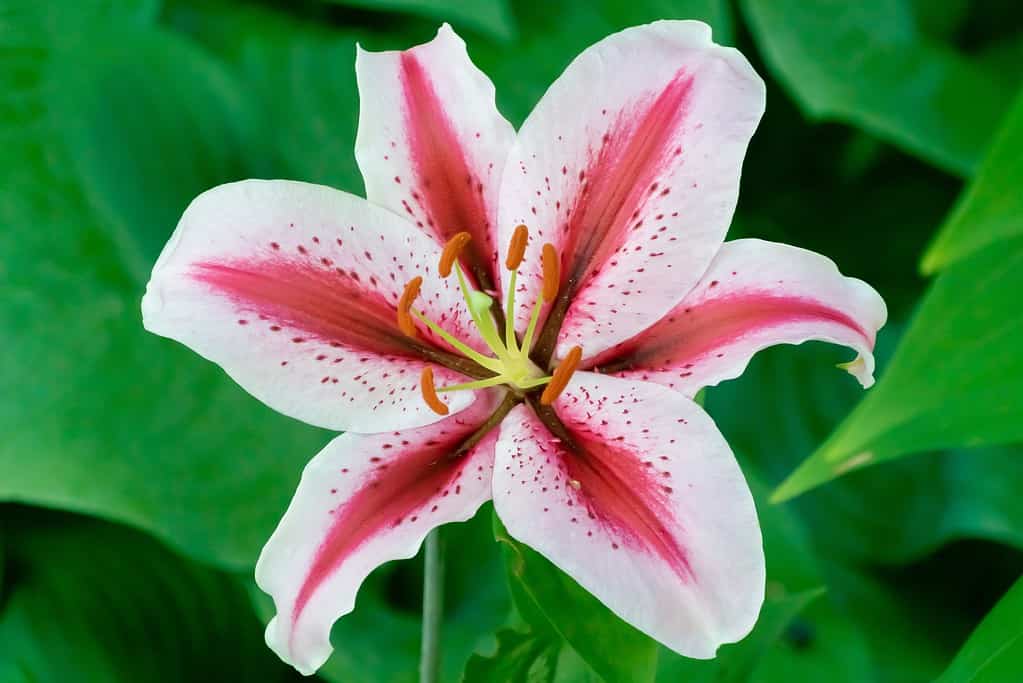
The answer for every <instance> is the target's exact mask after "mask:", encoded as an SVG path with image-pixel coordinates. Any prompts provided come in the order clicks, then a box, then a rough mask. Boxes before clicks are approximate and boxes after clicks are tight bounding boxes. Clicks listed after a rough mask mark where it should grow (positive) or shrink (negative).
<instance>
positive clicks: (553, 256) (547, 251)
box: [541, 242, 561, 301]
mask: <svg viewBox="0 0 1023 683" xmlns="http://www.w3.org/2000/svg"><path fill="white" fill-rule="evenodd" d="M541 257H542V258H541V262H542V264H543V291H542V295H543V300H544V301H554V297H556V296H557V295H558V288H559V287H560V286H561V259H559V258H558V252H557V250H556V249H555V248H554V245H553V244H551V243H550V242H547V243H546V244H544V245H543V252H542V253H541Z"/></svg>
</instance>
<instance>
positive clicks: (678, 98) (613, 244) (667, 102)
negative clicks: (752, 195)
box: [560, 69, 693, 296]
mask: <svg viewBox="0 0 1023 683" xmlns="http://www.w3.org/2000/svg"><path fill="white" fill-rule="evenodd" d="M692 85H693V79H692V77H690V76H688V75H687V74H686V72H685V69H680V70H679V71H678V72H677V73H676V74H675V76H674V78H672V79H671V80H670V81H669V82H668V83H667V85H665V86H664V87H663V89H662V90H661V91H660V93H658V94H656V96H655V97H651V98H650V100H649V101H645V102H639V103H636V104H635V105H633V106H630V107H628V108H626V109H623V110H622V111H620V112H617V115H616V117H615V120H614V122H613V123H612V124H611V125H610V126H609V128H608V132H606V133H604V135H603V137H602V138H601V143H600V147H599V148H598V149H597V150H596V151H594V152H591V158H590V160H589V163H588V165H587V166H586V168H585V169H583V170H581V171H579V173H578V186H577V188H576V193H577V194H576V196H575V198H574V199H571V200H567V202H566V203H567V207H566V209H567V210H566V216H567V217H566V219H565V220H564V221H563V222H562V223H561V225H560V230H561V232H562V234H563V239H564V241H563V242H562V250H563V251H562V254H561V260H562V271H561V272H562V283H563V284H562V287H563V289H564V291H565V293H566V294H567V295H568V296H573V295H574V294H575V292H577V291H578V290H580V289H582V288H583V287H584V286H585V285H586V284H587V282H588V280H589V279H590V278H592V277H594V276H596V275H597V274H598V273H599V272H600V270H601V267H602V266H603V265H604V264H605V263H607V261H608V260H609V259H610V258H611V257H612V255H613V254H615V253H616V252H618V251H620V250H621V249H622V247H623V245H624V244H625V241H626V235H627V232H628V230H629V229H630V228H631V229H633V230H636V229H638V228H639V227H641V226H642V218H641V214H642V212H643V208H644V205H645V204H646V201H647V199H648V198H650V197H652V196H655V195H659V196H667V195H668V194H669V193H670V192H671V188H670V187H661V186H660V185H659V184H658V183H655V182H653V179H654V178H657V177H661V176H664V175H667V174H669V173H670V172H671V168H672V166H674V165H677V164H679V163H681V160H682V156H683V151H682V146H681V145H680V144H675V145H672V141H673V140H675V138H676V137H677V135H678V132H679V128H680V126H681V125H682V122H683V121H684V120H685V115H686V102H687V101H688V99H689V96H690V93H691V90H692ZM562 172H563V173H567V172H568V169H567V167H566V168H563V169H562ZM628 294H629V293H628V291H627V290H626V291H624V292H623V293H622V295H623V296H628Z"/></svg>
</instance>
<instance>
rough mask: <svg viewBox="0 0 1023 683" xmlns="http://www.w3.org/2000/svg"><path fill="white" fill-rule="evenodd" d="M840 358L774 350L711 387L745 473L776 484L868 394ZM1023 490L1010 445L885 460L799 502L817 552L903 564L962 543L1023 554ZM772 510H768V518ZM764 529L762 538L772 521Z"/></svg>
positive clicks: (1018, 453) (714, 407)
mask: <svg viewBox="0 0 1023 683" xmlns="http://www.w3.org/2000/svg"><path fill="white" fill-rule="evenodd" d="M897 328H898V325H897V323H895V324H893V327H889V328H887V329H888V332H887V333H886V334H885V335H884V337H883V338H882V339H881V348H880V349H879V352H880V360H881V363H882V364H884V363H885V361H886V358H887V356H889V355H890V353H889V350H888V347H890V346H893V345H894V344H895V341H896V340H895V338H894V336H893V334H892V333H893V332H895V331H896V329H897ZM842 358H843V352H842V351H840V350H837V349H835V348H833V347H829V346H826V345H824V344H804V345H802V346H798V347H785V346H783V347H777V348H774V349H768V350H766V351H763V352H761V353H760V354H759V355H758V356H757V357H756V358H755V359H754V361H753V362H752V363H751V364H750V366H749V368H748V369H747V370H746V372H745V373H744V374H743V376H742V377H741V378H740V379H737V380H735V381H732V382H728V383H725V384H722V385H720V386H717V387H714V388H712V389H711V390H709V392H708V410H709V412H710V414H711V415H712V416H713V417H714V419H715V421H717V423H718V426H719V427H720V428H721V430H722V432H723V433H724V434H725V435H726V437H727V438H728V441H729V443H730V444H732V447H733V448H734V449H735V450H736V451H737V452H739V453H741V454H742V455H743V456H744V457H745V460H744V461H743V462H744V466H745V468H746V469H749V465H751V464H752V465H755V466H756V467H757V468H758V469H759V470H760V471H763V472H764V474H765V476H766V477H767V478H768V479H769V480H770V481H778V480H780V479H782V478H783V477H784V476H785V475H787V474H789V473H790V472H791V471H792V469H793V468H794V467H796V466H797V465H798V464H799V462H800V461H801V460H803V459H804V458H805V457H806V456H807V455H808V454H810V453H812V452H813V450H814V449H815V448H816V447H817V446H818V445H819V444H820V443H821V442H822V441H823V440H824V439H825V438H826V437H827V435H828V434H829V433H830V432H831V431H832V430H833V429H834V427H835V426H836V425H837V424H838V423H839V422H841V420H842V419H843V418H844V417H845V416H846V415H848V414H849V412H850V411H851V410H852V409H853V408H854V407H855V405H856V402H857V400H859V399H860V398H861V397H862V394H863V392H862V390H861V389H860V388H859V386H858V385H857V384H856V383H855V382H852V381H846V378H845V377H836V376H835V374H834V372H833V371H832V370H830V368H831V367H832V366H833V365H834V363H836V362H838V361H839V360H841V359H842ZM893 481H897V482H899V485H898V486H897V487H893V486H892V482H893ZM1021 488H1023V449H1021V448H1020V447H1019V446H1015V445H1012V446H1001V447H991V448H983V449H968V450H952V451H939V452H934V453H921V454H918V455H913V456H910V457H905V458H901V459H897V460H894V461H889V462H888V463H887V464H886V465H885V466H884V467H882V468H866V469H863V470H859V471H855V472H853V473H851V474H850V475H848V476H846V477H842V478H840V479H838V480H834V481H832V482H831V483H830V484H829V485H828V486H827V487H826V488H824V489H818V490H816V491H811V492H810V493H808V494H806V495H804V496H802V497H801V498H799V499H798V501H797V502H798V504H799V505H798V510H799V512H800V513H801V516H802V517H803V518H804V520H805V524H806V526H807V527H808V530H809V531H810V532H812V533H811V536H812V539H813V542H814V546H815V548H816V550H817V554H818V555H826V556H828V557H831V558H840V559H841V560H842V561H847V562H851V563H855V564H878V563H884V564H895V563H898V564H901V563H906V562H911V561H914V560H917V559H920V558H922V557H924V556H926V555H927V554H928V553H931V552H933V551H935V550H936V549H937V548H939V547H941V546H942V545H944V544H946V543H948V542H950V541H953V540H957V539H962V538H983V539H988V540H991V541H996V542H999V543H1008V544H1011V545H1013V546H1015V547H1017V548H1021V549H1023V498H1021V497H1020V496H1019V495H1018V492H1019V490H1020V489H1021ZM756 491H757V489H756V488H754V492H756ZM776 509H779V507H778V506H768V507H762V508H761V518H762V520H763V519H764V517H765V515H766V513H767V512H769V511H771V510H776ZM763 526H764V529H765V533H766V531H767V529H768V526H767V524H766V522H764V523H763ZM767 548H768V551H770V544H768V545H767ZM768 557H769V560H770V554H769V555H768Z"/></svg>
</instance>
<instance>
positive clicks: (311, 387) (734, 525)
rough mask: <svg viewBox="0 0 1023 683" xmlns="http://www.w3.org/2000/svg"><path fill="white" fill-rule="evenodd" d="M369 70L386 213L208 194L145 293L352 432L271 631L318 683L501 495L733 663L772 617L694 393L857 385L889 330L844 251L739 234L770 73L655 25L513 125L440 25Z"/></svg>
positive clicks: (283, 570) (744, 501)
mask: <svg viewBox="0 0 1023 683" xmlns="http://www.w3.org/2000/svg"><path fill="white" fill-rule="evenodd" d="M356 69H357V74H358V84H359V92H360V97H361V113H360V120H359V133H358V140H357V144H356V156H357V159H358V162H359V165H360V168H361V170H362V173H363V176H364V178H365V184H366V191H367V197H368V201H367V200H364V199H361V198H359V197H355V196H353V195H350V194H347V193H344V192H341V191H338V190H334V189H330V188H326V187H322V186H316V185H310V184H304V183H297V182H290V181H258V180H250V181H245V182H240V183H233V184H229V185H223V186H220V187H217V188H214V189H212V190H209V191H208V192H206V193H204V194H203V195H201V196H200V197H198V198H197V199H196V200H195V201H194V202H193V203H192V204H191V206H189V207H188V209H187V210H186V212H185V214H184V216H183V217H182V219H181V222H180V224H179V225H178V227H177V229H176V231H175V233H174V235H173V236H172V238H171V240H170V242H169V243H168V244H167V246H166V248H165V249H164V252H163V254H162V255H161V256H160V258H159V260H158V262H157V264H156V266H155V268H154V271H153V276H152V280H151V281H150V283H149V286H148V289H147V293H146V295H145V297H144V299H143V302H142V308H143V313H144V320H145V324H146V327H147V329H149V330H151V331H153V332H155V333H157V334H161V335H164V336H167V337H170V338H173V339H176V340H178V341H180V342H182V343H184V344H187V345H188V346H190V347H191V348H193V349H194V350H195V351H197V352H198V353H200V354H202V355H203V356H205V357H207V358H209V359H210V360H212V361H214V362H216V363H218V364H220V365H221V366H222V367H223V368H224V369H225V370H226V371H227V373H228V374H230V375H231V376H232V377H233V378H234V379H235V380H236V381H237V382H238V383H239V384H241V385H242V386H243V387H244V388H245V389H247V390H248V391H249V392H251V393H252V394H253V395H254V396H256V397H257V398H259V399H261V400H262V401H263V402H265V403H266V404H267V405H269V406H271V407H272V408H274V409H276V410H278V411H281V412H283V413H285V414H287V415H290V416H292V417H295V418H297V419H300V420H304V421H306V422H308V423H310V424H314V425H318V426H321V427H326V428H330V429H335V430H344V431H345V432H346V433H344V434H342V435H341V436H338V437H337V438H335V439H334V440H333V441H331V442H330V444H328V445H327V447H326V448H324V450H323V451H322V452H320V453H319V454H318V455H317V456H316V457H315V458H313V460H312V461H311V462H310V463H309V465H308V466H307V467H306V469H305V471H304V473H303V475H302V479H301V482H300V483H299V486H298V490H297V493H296V494H295V497H294V499H293V501H292V503H291V505H290V507H289V508H288V510H287V512H286V513H285V515H284V518H283V519H282V521H281V523H280V525H279V526H278V528H277V530H276V531H275V532H274V534H273V536H272V537H271V538H270V540H269V542H268V543H267V545H266V547H265V548H264V550H263V553H262V555H261V557H260V558H259V562H258V565H257V568H256V578H257V582H258V584H259V586H260V587H261V588H262V589H263V590H264V591H266V592H267V593H269V594H270V595H271V596H272V597H273V599H274V602H275V605H276V609H277V616H276V617H275V618H274V619H273V620H272V621H271V622H270V624H269V625H268V627H267V633H266V637H267V641H268V643H269V645H270V646H271V647H272V648H273V649H274V650H275V651H276V652H277V653H278V654H279V655H280V656H281V657H282V658H283V659H284V660H285V661H287V662H289V663H291V664H292V665H293V666H295V667H296V668H297V669H298V670H299V671H301V672H303V673H306V674H309V673H312V672H314V671H315V670H316V669H317V668H319V667H320V666H321V665H322V664H323V663H324V662H325V661H326V659H327V657H328V656H329V655H330V652H331V643H330V638H329V635H330V629H331V626H332V624H333V623H334V622H335V621H336V620H337V619H338V618H339V617H341V616H342V615H344V614H346V613H348V612H349V611H351V610H352V609H353V607H354V605H355V598H356V593H357V591H358V589H359V586H360V585H361V583H362V582H363V580H364V579H365V578H366V576H367V575H368V574H369V573H370V572H371V571H373V569H375V568H376V567H378V566H379V565H381V564H382V563H384V562H387V561H389V560H394V559H399V558H408V557H412V556H413V555H415V554H416V552H417V551H418V549H419V547H420V545H421V544H422V542H423V540H424V538H425V536H426V535H427V533H428V532H429V531H430V530H431V529H433V528H435V527H437V526H438V525H441V524H445V523H448V522H454V521H462V520H466V519H469V518H470V517H472V516H473V514H475V512H476V511H477V510H478V508H479V507H480V505H482V504H483V503H484V502H485V501H487V500H489V499H491V497H492V498H493V500H494V504H495V508H496V511H497V514H498V515H499V516H500V518H501V519H502V521H503V523H504V524H505V526H506V527H507V529H508V532H509V533H510V534H511V535H512V536H514V537H516V538H517V539H519V540H521V541H522V542H524V543H526V544H528V545H530V546H532V547H533V548H535V549H536V550H537V551H539V552H540V553H542V554H543V555H545V556H546V557H547V558H549V559H550V560H551V561H552V562H553V563H554V564H556V565H557V566H558V567H560V568H561V569H562V570H564V571H565V572H567V573H568V574H569V575H571V576H572V577H573V578H574V579H575V580H576V581H578V582H579V583H580V584H581V585H582V586H583V587H585V588H586V589H587V590H589V591H591V592H592V593H593V594H594V595H595V596H596V597H598V598H599V599H600V600H602V601H603V602H604V603H605V604H606V605H607V606H608V607H609V608H610V609H611V610H613V611H614V612H615V613H617V614H618V615H620V616H621V617H622V618H623V619H625V620H626V621H628V622H630V623H631V624H633V625H634V626H636V627H637V628H638V629H640V630H642V631H644V632H646V633H647V634H649V635H650V636H652V637H653V638H656V639H657V640H658V641H660V642H662V643H664V644H665V645H666V646H668V647H670V648H672V649H673V650H675V651H677V652H679V653H681V654H683V655H687V656H690V657H700V658H709V657H713V656H714V654H715V651H716V649H717V648H718V646H720V645H721V644H723V643H728V642H733V641H736V640H739V639H741V638H742V637H743V636H744V635H745V634H746V633H748V631H749V630H750V629H751V628H752V626H753V624H754V622H755V621H756V618H757V615H758V612H759V609H760V606H761V604H762V601H763V594H764V581H765V568H764V555H763V549H762V541H761V535H760V529H759V526H758V522H757V515H756V510H755V508H754V504H753V499H752V497H751V495H750V491H749V489H748V487H747V485H746V483H745V480H744V479H743V476H742V473H741V471H740V469H739V467H738V465H737V463H736V461H735V458H734V457H733V455H732V453H731V450H730V449H729V447H728V444H727V443H726V442H725V440H724V438H723V437H722V436H721V434H720V433H719V431H718V430H717V428H716V427H715V425H714V422H713V421H712V420H711V418H710V417H709V416H708V415H707V414H706V413H705V412H704V411H703V409H702V408H701V407H700V406H699V405H697V404H696V403H695V402H694V401H693V400H692V397H693V395H694V394H695V393H696V392H697V391H698V390H699V389H700V388H702V387H705V386H710V385H713V384H716V383H718V382H720V381H723V380H726V379H729V378H733V377H736V376H738V375H739V374H740V373H741V372H742V371H743V369H744V367H745V366H746V364H747V363H748V361H749V359H750V357H751V356H752V355H753V354H754V353H756V351H758V350H759V349H761V348H764V347H766V346H769V345H772V344H779V343H790V344H795V343H800V342H803V341H805V340H808V339H821V340H826V341H831V342H835V343H838V344H843V345H846V346H849V347H851V348H853V349H855V350H856V351H857V354H858V355H857V358H856V360H855V361H853V362H852V363H850V364H849V365H848V370H849V371H850V372H852V373H853V374H854V375H856V377H857V378H858V379H859V380H860V381H861V382H862V383H863V385H864V386H868V385H869V384H870V383H871V382H872V372H873V364H874V361H873V356H872V350H873V346H874V337H875V333H876V332H877V330H878V328H880V327H881V326H882V325H883V324H884V321H885V315H886V313H885V306H884V303H883V301H882V300H881V298H880V297H879V296H878V294H877V293H876V292H875V291H874V290H873V289H871V288H870V287H869V286H867V285H866V284H865V283H863V282H861V281H859V280H855V279H852V278H848V277H844V276H842V275H841V274H840V273H839V271H838V269H837V268H836V267H835V265H834V264H833V263H832V262H831V261H829V260H828V259H827V258H825V257H823V256H820V255H817V254H814V253H811V252H808V251H804V250H802V249H797V248H795V247H790V246H786V245H782V244H774V243H769V242H762V241H759V240H750V239H743V240H736V241H732V242H724V237H725V232H726V230H727V228H728V225H729V223H730V221H731V217H732V214H733V211H734V208H735V204H736V201H737V197H738V189H739V176H740V170H741V165H742V159H743V156H744V154H745V151H746V147H747V144H748V142H749V140H750V137H751V136H752V134H753V131H754V129H755V128H756V125H757V123H758V121H759V119H760V117H761V114H762V113H763V110H764V99H765V93H764V84H763V82H762V80H761V79H760V78H759V77H758V76H757V74H756V73H755V72H754V70H753V69H752V67H751V66H750V65H749V63H748V62H747V61H746V60H745V58H743V56H742V55H741V54H740V53H739V52H737V51H736V50H734V49H731V48H726V47H722V46H719V45H716V44H714V43H713V42H712V40H711V35H710V29H709V28H708V27H707V26H706V25H704V24H702V23H699V22H692V21H662V22H657V23H654V24H650V25H647V26H640V27H636V28H631V29H628V30H625V31H622V32H621V33H618V34H615V35H612V36H610V37H608V38H606V39H604V40H602V41H600V42H599V43H597V44H595V45H593V46H592V47H590V48H589V49H587V50H586V51H584V52H583V53H582V54H580V55H579V56H578V57H577V58H576V59H575V60H574V61H573V62H572V63H571V65H569V66H568V68H567V70H566V71H565V72H564V74H563V75H562V76H561V77H559V78H558V80H557V81H555V82H554V84H553V85H552V86H551V88H550V89H549V90H548V91H547V93H546V94H545V95H544V96H543V98H542V99H541V100H540V102H539V104H538V105H537V107H536V109H535V110H534V111H533V113H532V114H530V116H529V117H528V119H527V120H526V122H525V123H524V124H523V125H522V127H521V130H520V131H518V133H516V132H515V131H514V129H513V128H512V126H511V125H510V124H508V122H507V121H505V119H504V118H502V116H501V115H500V114H499V113H498V110H497V108H496V105H495V100H494V88H493V86H492V84H491V83H490V81H489V80H488V79H487V78H486V77H485V76H484V75H483V74H482V73H481V72H480V71H479V70H478V69H477V68H476V67H475V66H473V64H472V63H471V61H470V60H469V58H468V56H467V54H466V50H465V45H464V43H463V42H462V41H461V39H459V38H458V37H457V36H456V35H455V33H454V32H453V31H452V30H451V29H450V28H449V27H447V26H444V27H442V28H441V30H440V31H439V33H438V35H437V37H436V38H435V39H434V40H433V41H431V42H429V43H426V44H424V45H420V46H417V47H414V48H412V49H409V50H407V51H403V52H382V53H369V52H364V51H361V50H360V52H359V54H358V60H357V64H356ZM526 226H528V227H526Z"/></svg>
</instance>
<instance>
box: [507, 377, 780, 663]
mask: <svg viewBox="0 0 1023 683" xmlns="http://www.w3.org/2000/svg"><path fill="white" fill-rule="evenodd" d="M555 408H556V412H557V415H558V416H559V417H560V419H561V420H562V421H563V422H564V424H565V426H566V427H567V429H568V433H569V434H570V435H571V437H572V440H573V441H574V442H575V444H576V446H573V445H571V444H570V443H569V441H568V440H567V439H563V438H559V437H556V436H553V435H552V434H551V433H550V432H549V431H548V429H547V427H546V426H544V425H543V424H542V423H541V422H540V420H539V418H537V416H536V414H535V413H534V412H532V411H531V410H530V409H528V408H526V407H521V406H520V407H518V408H516V409H515V410H513V411H512V412H511V413H510V414H509V415H508V417H507V418H506V419H505V421H504V423H503V424H502V426H501V436H500V438H499V440H498V443H497V451H496V456H495V463H494V505H495V506H496V509H497V514H498V515H499V516H500V518H501V521H502V522H503V523H504V525H505V527H507V529H508V532H509V533H510V534H511V535H512V536H513V537H515V538H516V539H518V540H519V541H522V542H523V543H525V544H527V545H529V546H531V547H532V548H534V549H535V550H537V551H538V552H540V553H541V554H543V555H544V556H545V557H547V558H548V559H549V560H551V561H552V562H553V563H554V564H555V565H557V566H558V567H559V568H561V569H562V570H563V571H565V572H566V573H567V574H569V575H570V576H571V577H572V578H574V579H575V580H576V581H578V582H579V584H580V585H582V586H583V587H584V588H585V589H586V590H588V591H590V592H591V593H592V594H593V595H594V596H596V597H597V598H598V599H599V600H600V601H601V602H603V603H604V604H605V605H607V606H608V607H609V608H610V609H611V610H612V611H613V612H614V613H615V614H617V615H618V616H620V617H621V618H622V619H624V620H625V621H627V622H629V623H630V624H632V625H633V626H635V627H636V628H638V629H639V630H641V631H643V632H644V633H646V634H648V635H650V636H651V637H653V638H655V639H656V640H658V641H660V642H661V643H663V644H664V645H666V646H667V647H670V648H671V649H672V650H675V651H676V652H678V653H680V654H682V655H685V656H687V657H695V658H700V659H705V658H710V657H713V656H714V653H715V652H716V651H717V648H718V647H719V646H720V645H722V644H724V643H731V642H735V641H738V640H740V639H741V638H743V637H744V636H745V635H746V634H747V633H748V632H749V631H750V629H751V628H752V627H753V625H754V623H755V622H756V619H757V615H758V613H759V611H760V607H761V604H762V603H763V598H764V584H765V566H764V552H763V546H762V541H761V535H760V527H759V525H758V522H757V514H756V509H755V508H754V504H753V498H752V496H751V494H750V491H749V488H748V486H747V485H746V482H745V480H744V478H743V476H742V472H741V471H740V470H739V466H738V464H737V463H736V461H735V458H734V457H733V456H732V452H731V450H730V449H729V447H728V444H727V443H725V440H724V438H723V437H722V436H721V434H720V433H719V432H718V430H717V428H716V426H715V425H714V422H713V421H712V420H711V419H710V417H709V416H708V415H707V414H706V413H705V412H704V411H703V409H702V408H700V407H699V406H698V405H696V404H695V403H693V402H692V401H691V400H690V399H688V398H686V397H684V396H682V395H681V394H679V393H677V392H673V391H671V390H669V389H666V388H664V387H661V386H658V385H656V384H652V383H647V382H632V381H628V380H623V379H618V378H614V377H604V376H601V375H597V374H594V373H589V372H579V373H576V376H575V377H574V378H573V380H572V382H571V383H570V384H569V386H568V388H567V389H566V390H565V392H564V393H563V394H562V396H561V398H560V399H559V400H558V401H557V403H556V404H555ZM579 444H582V445H581V446H579ZM602 449H603V450H602ZM630 520H631V521H630Z"/></svg>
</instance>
